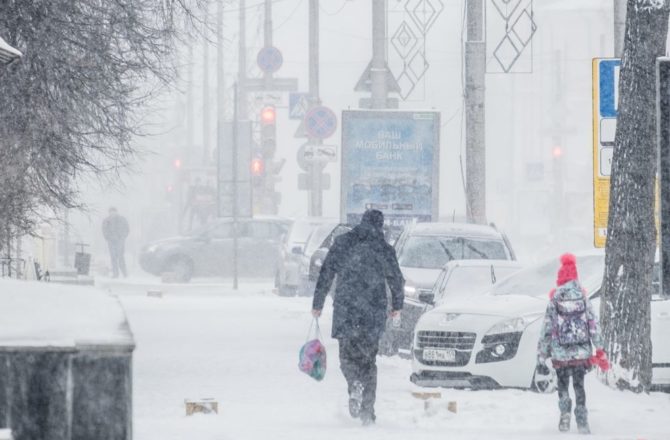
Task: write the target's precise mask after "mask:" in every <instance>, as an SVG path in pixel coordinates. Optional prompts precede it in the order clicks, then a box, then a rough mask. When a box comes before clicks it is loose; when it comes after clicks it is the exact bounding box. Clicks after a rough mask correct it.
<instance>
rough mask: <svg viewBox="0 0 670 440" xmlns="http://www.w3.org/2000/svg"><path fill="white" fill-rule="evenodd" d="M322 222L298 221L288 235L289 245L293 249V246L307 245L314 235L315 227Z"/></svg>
mask: <svg viewBox="0 0 670 440" xmlns="http://www.w3.org/2000/svg"><path fill="white" fill-rule="evenodd" d="M319 223H320V222H319V221H318V220H314V221H309V220H296V221H295V222H294V223H293V225H292V226H291V231H290V232H289V233H288V240H287V243H288V244H289V245H290V246H291V247H292V246H293V245H300V244H305V243H306V242H307V239H308V238H309V234H311V233H312V231H313V230H314V227H315V226H316V225H318V224H319Z"/></svg>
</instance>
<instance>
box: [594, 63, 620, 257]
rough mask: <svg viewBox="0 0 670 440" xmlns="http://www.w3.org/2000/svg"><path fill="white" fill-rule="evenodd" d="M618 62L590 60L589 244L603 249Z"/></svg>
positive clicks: (615, 108) (616, 95) (614, 124)
mask: <svg viewBox="0 0 670 440" xmlns="http://www.w3.org/2000/svg"><path fill="white" fill-rule="evenodd" d="M620 68H621V60H619V59H618V58H596V59H594V60H593V244H594V245H595V247H599V248H602V247H605V241H606V239H607V219H608V215H609V196H610V175H611V174H612V157H613V156H614V135H615V134H616V121H617V119H616V118H617V115H618V110H619V109H618V107H617V106H618V102H619V70H620Z"/></svg>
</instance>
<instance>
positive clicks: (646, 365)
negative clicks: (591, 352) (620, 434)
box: [600, 0, 669, 392]
mask: <svg viewBox="0 0 670 440" xmlns="http://www.w3.org/2000/svg"><path fill="white" fill-rule="evenodd" d="M668 3H669V2H668V0H628V11H627V17H626V35H625V41H624V52H623V58H622V63H621V74H620V80H619V90H620V93H619V115H618V122H617V131H616V138H615V145H614V158H613V161H612V176H611V186H610V204H609V220H608V226H607V245H606V257H605V263H606V264H605V266H606V267H605V274H604V280H603V296H602V303H601V315H600V316H601V320H602V327H603V336H604V343H605V350H606V351H607V353H608V354H609V356H610V360H611V362H612V370H611V372H610V374H609V375H608V381H609V382H611V383H610V384H612V385H614V384H616V386H618V387H619V388H622V389H631V390H634V391H636V392H640V391H643V390H644V391H646V390H648V389H649V386H650V384H651V328H650V323H651V314H650V307H651V304H650V303H651V294H652V269H653V264H654V253H655V249H656V225H655V221H654V188H655V176H656V167H657V162H656V160H657V146H656V93H655V92H656V80H655V62H656V57H659V56H663V55H664V54H665V46H666V38H667V34H668Z"/></svg>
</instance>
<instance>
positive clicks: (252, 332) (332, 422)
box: [121, 285, 670, 440]
mask: <svg viewBox="0 0 670 440" xmlns="http://www.w3.org/2000/svg"><path fill="white" fill-rule="evenodd" d="M138 293H139V292H138ZM121 301H122V303H123V305H124V307H125V308H126V311H127V314H128V318H129V321H130V325H131V328H132V330H133V332H134V334H135V338H136V341H137V350H136V352H135V363H134V398H135V400H134V405H135V419H134V438H136V439H137V440H153V439H163V440H168V439H180V440H183V439H196V440H200V439H202V440H209V439H217V440H222V439H231V440H244V439H263V440H265V439H273V440H279V439H290V440H302V439H305V440H312V439H315V438H319V439H338V440H341V439H366V440H375V439H379V440H381V439H384V440H389V439H402V440H407V439H408V438H412V439H467V440H472V439H486V440H496V439H505V440H507V439H509V440H512V439H514V440H518V439H565V438H566V437H565V435H564V434H559V433H558V432H557V429H556V425H557V417H558V414H557V411H558V409H557V398H556V395H554V394H552V395H541V394H536V393H532V392H526V391H521V390H503V391H478V392H472V391H455V390H442V396H443V397H442V401H443V403H442V404H441V405H438V407H437V409H436V410H434V411H431V412H426V411H425V410H424V405H423V402H422V401H419V400H417V399H415V398H413V397H412V396H411V391H412V390H413V389H414V388H413V385H412V384H411V383H410V382H409V380H408V377H409V374H410V366H409V363H408V361H404V360H400V359H397V358H392V359H389V358H380V359H379V362H378V365H379V388H378V402H377V416H378V420H377V425H376V426H373V427H368V428H363V427H361V426H360V425H359V423H358V422H357V421H354V420H351V419H350V418H349V416H348V413H347V407H346V405H347V400H346V395H345V383H344V379H343V378H342V375H341V373H340V371H339V366H338V359H337V344H336V342H335V341H333V340H331V339H330V338H329V337H327V336H328V333H329V330H330V321H329V320H330V314H331V312H332V308H331V305H330V304H328V305H327V308H326V312H327V313H326V314H325V316H324V319H322V321H323V322H322V327H323V328H322V331H323V333H324V336H326V338H325V343H326V345H327V347H328V350H329V351H328V355H329V366H328V373H327V375H326V378H325V379H324V381H323V382H320V383H317V382H315V381H313V380H312V379H310V378H309V377H307V376H306V375H304V374H302V373H300V372H299V371H298V369H297V360H298V359H297V357H298V350H299V348H300V346H301V345H302V343H303V342H304V340H305V337H306V333H307V330H308V327H309V324H310V319H311V317H310V314H309V309H310V299H308V298H279V297H276V296H274V295H272V294H271V293H270V286H269V285H268V286H267V287H266V288H263V289H261V288H259V287H258V286H255V287H254V288H253V289H243V290H241V291H240V292H239V293H233V292H231V291H230V290H228V289H226V288H220V291H218V292H215V294H212V293H210V294H207V295H189V294H183V295H180V294H168V295H166V296H165V297H163V298H152V297H146V296H142V295H126V294H122V296H121ZM204 397H214V398H216V399H217V400H218V401H219V405H220V406H219V411H220V413H219V414H218V415H196V416H190V417H187V416H186V415H185V409H184V399H185V398H204ZM587 398H588V407H589V409H590V411H591V428H592V431H593V432H594V435H592V436H591V437H590V438H592V439H594V440H596V439H598V440H600V439H608V440H641V439H644V440H652V439H654V440H666V439H670V421H669V420H670V419H669V418H668V414H670V395H668V394H663V393H654V394H651V395H634V394H631V393H622V392H618V391H613V390H610V389H607V388H606V387H604V386H603V385H601V384H600V383H598V382H597V381H596V380H595V378H594V377H593V375H590V376H589V378H588V381H587ZM447 401H457V402H458V413H457V414H452V413H450V412H448V411H447V410H446V402H447ZM573 432H576V430H575V429H573ZM575 435H576V434H575Z"/></svg>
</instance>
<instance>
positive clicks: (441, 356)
mask: <svg viewBox="0 0 670 440" xmlns="http://www.w3.org/2000/svg"><path fill="white" fill-rule="evenodd" d="M423 359H424V360H427V361H440V362H454V361H455V360H456V350H454V349H453V348H424V349H423Z"/></svg>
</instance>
